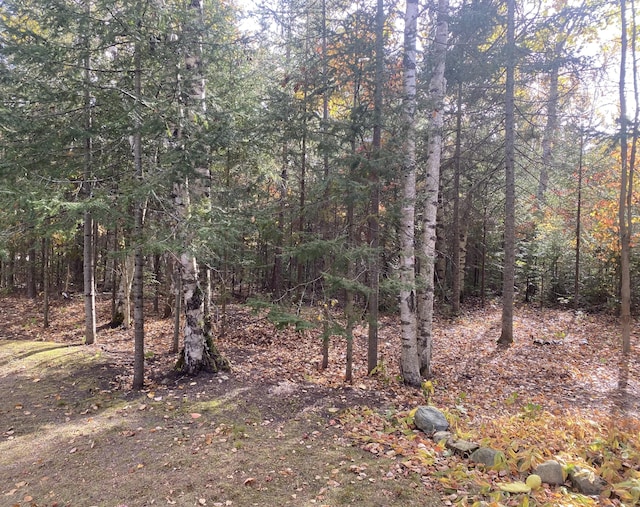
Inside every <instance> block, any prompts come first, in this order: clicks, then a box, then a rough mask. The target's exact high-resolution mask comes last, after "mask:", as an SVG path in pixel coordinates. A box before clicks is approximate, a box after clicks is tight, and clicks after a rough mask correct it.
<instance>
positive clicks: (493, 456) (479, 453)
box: [469, 447, 502, 467]
mask: <svg viewBox="0 0 640 507" xmlns="http://www.w3.org/2000/svg"><path fill="white" fill-rule="evenodd" d="M501 454H502V453H501V452H500V451H496V450H495V449H491V448H490V447H480V448H479V449H476V450H475V451H473V452H472V453H471V456H469V459H470V460H471V461H473V462H474V463H482V464H483V465H484V466H487V467H494V466H496V465H497V464H498V461H499V457H498V456H500V455H501Z"/></svg>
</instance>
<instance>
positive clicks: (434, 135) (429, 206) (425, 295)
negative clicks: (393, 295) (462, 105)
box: [418, 0, 449, 377]
mask: <svg viewBox="0 0 640 507" xmlns="http://www.w3.org/2000/svg"><path fill="white" fill-rule="evenodd" d="M448 11H449V1H448V0H439V1H438V16H437V25H436V35H435V40H434V47H433V63H434V67H433V75H432V76H431V80H430V82H429V99H430V103H431V106H432V109H431V111H430V112H429V113H430V114H429V118H430V125H429V132H428V134H429V139H428V142H427V168H426V170H427V174H426V188H425V197H424V216H423V222H422V242H421V244H422V252H421V255H422V266H421V268H422V269H421V277H422V279H421V280H420V282H421V283H420V285H421V286H422V287H424V290H423V291H421V298H420V299H421V301H420V305H419V309H420V310H419V312H420V313H419V328H418V330H419V334H418V353H419V355H420V373H421V374H422V375H423V376H425V377H429V376H430V375H431V349H432V341H433V340H432V338H433V336H432V334H433V301H434V296H435V290H434V289H435V287H434V271H435V261H436V217H437V211H438V189H439V185H440V158H441V155H442V125H443V122H444V96H445V89H446V80H445V77H444V69H445V58H446V53H447V42H448V37H449V25H448V23H447V16H448V15H449V13H448Z"/></svg>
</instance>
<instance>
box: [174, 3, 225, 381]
mask: <svg viewBox="0 0 640 507" xmlns="http://www.w3.org/2000/svg"><path fill="white" fill-rule="evenodd" d="M203 15H204V12H203V4H202V2H201V0H192V1H191V3H190V5H189V7H188V10H187V13H186V19H187V20H186V22H185V29H184V34H183V35H184V36H185V37H191V39H189V40H187V41H186V42H187V44H186V46H185V47H186V57H185V61H184V69H183V70H184V73H185V76H184V82H183V85H184V86H185V90H184V98H183V99H182V100H183V103H182V106H183V107H184V114H183V117H182V118H180V122H181V123H182V125H181V126H180V129H179V130H178V132H177V138H178V142H184V141H186V143H185V144H184V145H182V146H180V147H179V149H180V153H181V155H182V157H181V159H180V161H181V163H182V164H183V165H184V167H183V168H180V170H179V172H178V174H180V172H182V174H184V176H183V177H182V179H181V180H179V181H176V182H175V183H174V193H173V196H174V203H175V207H176V213H177V216H178V217H179V219H180V221H181V222H182V223H183V224H187V225H188V222H189V220H190V218H191V217H192V213H193V206H194V205H195V204H201V202H202V201H204V203H205V207H206V208H208V201H209V199H210V173H209V169H208V167H207V162H206V158H205V156H204V154H206V151H204V153H203V148H204V146H203V145H202V144H201V139H198V135H201V132H199V129H198V117H199V116H204V114H205V112H206V109H205V93H206V91H205V74H204V69H203V65H204V63H203V60H202V39H201V37H202V29H203V27H202V21H203ZM186 127H188V129H189V130H188V131H187V129H186ZM191 150H193V151H191ZM192 196H193V197H194V198H195V199H196V203H194V204H192V202H191V200H192ZM182 239H183V240H184V245H185V247H186V248H183V249H182V251H181V252H180V253H179V256H178V260H179V263H180V275H181V285H182V297H183V308H184V314H185V323H184V348H183V350H182V353H181V357H180V361H179V366H180V368H181V369H182V370H183V371H185V372H186V373H188V374H190V375H194V374H197V373H198V372H199V371H201V370H208V371H218V370H225V369H228V368H229V362H228V361H227V360H226V359H225V358H224V357H223V356H222V355H221V354H220V353H219V352H218V350H217V348H216V347H215V344H214V343H213V339H212V336H211V329H210V323H208V322H207V318H206V317H207V316H206V315H205V313H204V291H203V290H202V287H201V285H200V279H199V269H198V261H197V259H196V256H195V254H194V253H193V251H192V250H191V249H192V248H193V246H192V245H193V240H194V236H193V234H192V233H190V232H189V231H187V232H186V237H185V236H184V235H183V238H182Z"/></svg>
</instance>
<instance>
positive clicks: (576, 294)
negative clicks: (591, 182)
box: [573, 129, 584, 310]
mask: <svg viewBox="0 0 640 507" xmlns="http://www.w3.org/2000/svg"><path fill="white" fill-rule="evenodd" d="M583 151H584V132H583V131H582V129H580V154H579V156H578V198H577V201H578V202H577V203H576V263H575V270H574V276H573V309H574V310H578V308H580V246H581V245H580V242H581V241H582V238H581V228H582V156H583Z"/></svg>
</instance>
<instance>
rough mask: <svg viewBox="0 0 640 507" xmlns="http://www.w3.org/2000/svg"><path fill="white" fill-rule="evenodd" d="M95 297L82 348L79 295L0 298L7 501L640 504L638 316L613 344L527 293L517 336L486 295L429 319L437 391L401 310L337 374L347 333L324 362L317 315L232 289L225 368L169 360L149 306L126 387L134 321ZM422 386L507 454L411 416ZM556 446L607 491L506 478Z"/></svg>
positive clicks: (467, 431)
mask: <svg viewBox="0 0 640 507" xmlns="http://www.w3.org/2000/svg"><path fill="white" fill-rule="evenodd" d="M98 310H99V314H98V325H99V332H98V335H97V342H96V344H94V345H91V346H84V345H82V335H83V327H84V326H83V317H82V312H83V303H82V301H81V300H80V299H79V298H78V299H75V300H71V301H63V300H57V301H54V302H53V307H52V313H51V319H52V320H51V326H50V327H49V328H48V329H44V328H43V327H42V322H41V321H42V319H41V315H40V314H41V311H40V308H39V304H38V302H36V301H29V300H26V299H23V298H17V297H3V298H0V324H1V326H2V327H1V328H0V392H1V393H2V396H1V397H0V505H3V506H4V505H7V506H11V507H13V506H20V507H23V506H32V507H33V506H38V507H44V506H47V507H62V506H79V507H89V506H104V507H123V506H126V507H138V506H150V505H177V506H238V507H244V506H251V505H259V506H265V505H273V506H284V505H291V506H347V505H357V506H363V507H368V506H407V505H421V506H425V507H428V506H441V505H495V506H500V505H505V506H507V505H550V506H554V505H564V506H571V505H634V502H638V498H637V496H636V493H638V492H640V489H637V490H635V489H634V488H635V487H638V488H640V354H639V352H640V343H639V339H638V333H636V332H635V329H634V333H633V335H632V342H633V351H632V353H631V355H630V356H629V357H628V358H627V359H624V358H622V357H621V355H620V353H619V349H620V338H619V330H618V325H617V322H616V319H614V318H612V317H608V316H606V315H589V314H584V313H576V312H573V311H561V310H550V309H545V310H540V309H537V308H534V307H532V306H528V307H519V308H518V309H517V311H516V318H515V322H514V331H515V343H514V345H513V346H512V347H510V348H508V349H497V348H496V345H495V342H496V339H497V338H498V336H499V332H500V308H499V307H498V306H497V305H488V306H487V307H486V308H484V309H474V310H469V311H468V312H465V313H464V314H463V315H462V316H460V317H459V318H457V319H455V320H447V319H443V318H439V319H438V320H437V322H436V325H435V330H434V350H433V365H434V372H433V373H434V378H433V379H432V381H431V386H430V387H432V388H433V392H432V393H431V394H429V393H425V392H422V391H421V390H416V389H411V388H407V387H405V386H403V385H402V384H401V383H400V381H399V378H398V371H399V368H398V358H399V355H400V353H399V350H400V343H399V341H400V340H399V336H400V334H399V326H398V323H397V318H395V317H394V316H386V317H383V318H382V320H381V322H380V333H379V336H380V357H381V358H382V362H381V364H380V367H379V368H378V369H377V370H378V371H377V373H376V374H375V375H373V376H367V375H366V364H365V361H366V360H365V357H366V332H367V330H366V328H365V327H356V329H355V341H354V346H355V347H354V349H355V359H354V380H353V382H352V383H349V384H347V383H345V382H344V363H345V347H344V343H343V342H344V340H343V339H341V338H338V337H335V338H333V339H332V342H331V351H330V365H329V368H327V369H326V370H324V371H319V369H318V364H319V362H320V340H319V338H318V332H317V331H313V330H312V331H304V332H301V333H296V332H295V331H293V330H290V329H285V330H276V329H275V328H274V326H273V325H272V324H271V323H270V322H269V321H268V320H267V319H266V318H265V316H264V315H256V314H254V313H252V312H251V311H250V310H249V309H248V308H247V307H245V306H240V305H232V306H230V307H229V310H228V324H227V329H229V332H228V333H227V335H226V336H225V337H223V338H220V339H219V340H218V342H217V343H218V347H219V349H220V351H221V352H222V353H223V354H224V355H225V356H226V357H227V358H229V360H230V361H231V365H232V370H231V372H225V373H219V374H217V375H209V374H205V375H200V376H198V377H193V378H191V377H183V376H180V375H177V374H176V373H175V372H174V371H173V368H172V367H173V365H174V364H175V359H176V357H175V356H174V355H172V354H170V353H169V352H168V351H169V349H170V346H171V341H172V334H173V323H172V321H171V320H162V319H160V318H158V317H156V316H155V315H153V313H152V312H148V313H147V323H146V351H147V352H146V358H147V359H146V372H147V376H146V388H145V390H144V391H142V392H134V391H131V389H130V387H131V381H132V365H133V360H132V359H133V358H132V350H133V340H132V331H131V330H124V329H110V328H109V327H108V325H107V323H108V321H109V315H110V303H109V301H107V300H106V299H105V300H100V301H99V302H98ZM315 313H317V314H318V315H315V314H314V310H309V314H308V315H307V317H308V318H309V319H316V318H318V317H319V316H320V315H321V314H322V312H320V310H318V311H317V312H315ZM425 395H426V396H427V397H428V398H429V399H428V400H426V399H425ZM427 402H428V403H430V404H432V405H434V406H436V407H437V408H439V409H441V410H442V411H444V412H445V414H446V415H447V418H448V420H449V422H450V423H451V426H452V429H453V431H454V433H455V434H456V435H457V436H458V437H460V438H464V439H467V440H473V441H476V442H479V443H481V444H482V445H486V446H490V447H493V448H495V449H498V450H501V451H503V452H504V454H505V456H506V463H503V466H502V467H498V468H497V469H495V470H491V469H488V470H487V469H484V468H483V467H482V466H476V465H474V464H472V463H470V462H469V461H468V460H466V459H463V458H461V457H459V456H457V455H455V454H453V453H451V451H449V450H448V449H446V448H445V447H444V446H443V445H442V444H438V443H434V442H432V441H431V440H430V439H429V438H427V437H426V436H425V435H424V434H421V433H420V432H419V431H417V430H415V428H414V426H413V425H412V418H411V414H410V411H411V410H412V409H413V408H415V407H417V406H419V405H424V404H426V403H427ZM550 458H554V459H557V460H558V461H560V462H561V463H562V464H564V465H566V466H573V465H579V466H584V467H590V468H591V469H593V470H594V471H595V472H596V473H598V474H599V475H600V476H602V477H603V478H604V479H605V480H606V481H607V483H608V486H607V488H606V490H605V495H604V496H601V497H599V498H593V497H586V496H582V495H579V494H576V493H575V492H574V491H572V490H571V488H570V487H568V485H565V486H560V487H549V486H546V485H545V486H544V487H543V488H540V489H539V490H537V491H533V492H531V493H529V494H523V493H520V494H514V493H507V492H505V491H503V490H502V489H501V488H500V485H501V484H504V483H509V482H513V481H518V480H523V479H524V478H525V477H526V476H527V474H528V473H530V472H531V470H532V469H533V468H534V467H535V465H536V464H538V463H540V462H542V461H545V460H547V459H550ZM481 502H486V503H484V504H483V503H481Z"/></svg>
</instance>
